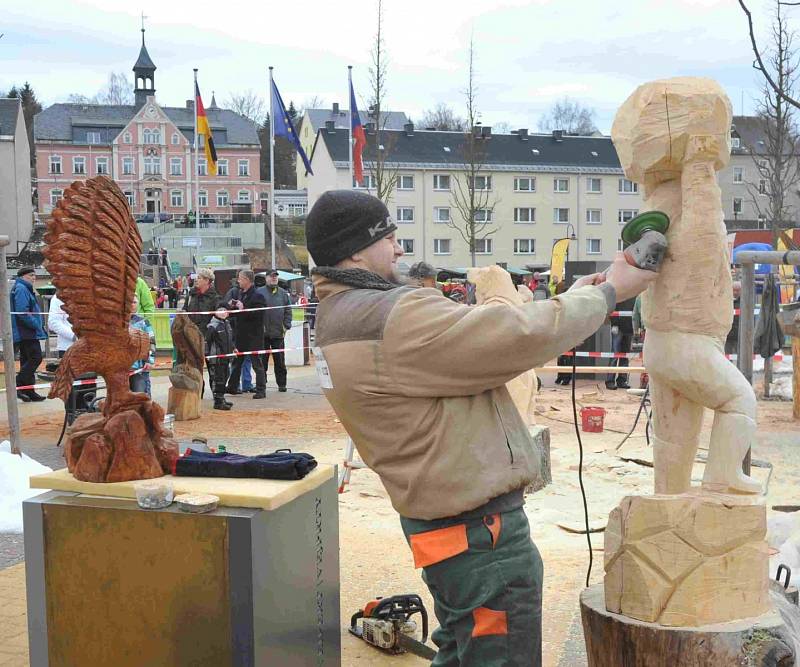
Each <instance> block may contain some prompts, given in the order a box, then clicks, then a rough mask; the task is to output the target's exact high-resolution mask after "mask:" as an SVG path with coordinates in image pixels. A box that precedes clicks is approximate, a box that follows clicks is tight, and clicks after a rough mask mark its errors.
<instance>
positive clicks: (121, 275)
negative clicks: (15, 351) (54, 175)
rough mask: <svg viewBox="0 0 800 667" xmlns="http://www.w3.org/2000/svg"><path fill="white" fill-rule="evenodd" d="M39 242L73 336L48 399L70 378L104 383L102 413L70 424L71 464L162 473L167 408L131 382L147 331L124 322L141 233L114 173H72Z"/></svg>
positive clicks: (86, 472) (80, 471)
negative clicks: (77, 177) (81, 176)
mask: <svg viewBox="0 0 800 667" xmlns="http://www.w3.org/2000/svg"><path fill="white" fill-rule="evenodd" d="M45 242H46V244H47V248H46V250H45V251H44V254H45V257H46V259H47V268H48V270H49V272H50V274H51V275H52V276H53V278H52V281H53V284H54V285H55V286H56V288H57V289H58V296H59V298H60V299H61V300H62V301H63V302H64V311H65V312H66V313H67V314H68V316H69V321H70V324H71V325H72V330H73V331H74V332H75V335H76V336H77V337H78V341H77V342H76V343H75V344H74V345H73V346H72V347H70V348H69V350H67V353H66V354H65V355H64V357H63V359H62V360H61V363H60V364H59V367H58V371H57V373H56V377H55V380H54V381H53V385H52V387H51V388H50V393H49V396H48V397H49V398H60V399H62V400H63V401H65V402H66V401H67V399H68V398H69V394H70V391H71V390H72V383H73V380H74V379H75V378H76V377H77V376H79V375H82V374H84V373H89V372H96V373H99V374H100V375H102V376H103V378H104V379H105V382H106V387H107V392H106V398H105V400H104V402H103V405H102V414H87V415H81V416H80V417H78V419H76V420H75V422H74V423H73V425H72V426H71V427H70V428H69V429H68V431H67V438H66V444H65V446H64V453H65V456H66V460H67V466H68V468H69V471H70V472H71V473H72V474H73V475H74V476H75V477H76V478H77V479H79V480H82V481H87V482H120V481H127V480H134V479H147V478H150V477H159V476H161V475H163V474H164V473H166V472H169V471H170V470H171V468H172V463H173V462H174V461H175V460H176V459H177V456H178V446H177V443H176V442H175V441H174V440H173V439H172V438H170V437H169V435H170V434H169V431H166V430H165V429H164V427H163V421H164V411H163V409H162V408H161V407H160V406H159V405H158V404H156V403H153V401H151V400H150V399H149V398H148V396H147V395H146V394H143V393H133V392H131V391H130V388H129V385H128V375H129V371H130V368H131V365H132V364H133V362H134V361H136V360H138V359H146V358H147V356H148V354H149V350H150V340H149V337H148V336H147V334H146V333H145V332H143V331H140V330H137V329H131V328H130V326H129V323H130V318H131V309H132V302H133V295H134V289H135V286H136V277H137V275H138V272H139V261H140V254H141V249H142V239H141V237H140V236H139V230H138V229H137V227H136V223H135V222H134V220H133V217H132V216H131V213H130V209H129V208H128V202H127V200H126V199H125V195H123V194H122V191H121V190H120V189H119V187H118V186H117V185H116V184H115V183H114V181H112V180H111V179H109V178H107V177H105V176H98V177H96V178H92V179H89V180H86V181H76V182H74V183H73V184H72V185H70V186H69V187H68V188H67V189H66V190H65V191H64V198H63V199H62V200H61V201H59V202H58V205H57V206H56V208H55V210H54V211H53V215H52V217H51V218H50V220H49V221H48V223H47V233H46V234H45Z"/></svg>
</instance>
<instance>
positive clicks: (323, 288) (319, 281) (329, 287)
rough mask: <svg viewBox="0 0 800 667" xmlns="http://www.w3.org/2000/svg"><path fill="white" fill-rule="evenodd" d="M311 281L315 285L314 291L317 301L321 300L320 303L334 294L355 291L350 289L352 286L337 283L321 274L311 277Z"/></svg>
mask: <svg viewBox="0 0 800 667" xmlns="http://www.w3.org/2000/svg"><path fill="white" fill-rule="evenodd" d="M311 281H312V282H313V283H314V291H315V292H316V293H317V299H319V301H323V300H324V299H327V298H328V297H329V296H333V295H334V294H339V292H346V291H347V290H351V289H354V288H353V287H350V285H343V284H342V283H337V282H336V281H334V280H331V279H330V278H326V277H325V276H321V275H319V274H314V275H313V276H312V277H311Z"/></svg>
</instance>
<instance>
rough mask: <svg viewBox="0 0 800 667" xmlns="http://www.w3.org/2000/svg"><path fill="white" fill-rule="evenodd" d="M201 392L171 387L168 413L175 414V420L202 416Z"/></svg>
mask: <svg viewBox="0 0 800 667" xmlns="http://www.w3.org/2000/svg"><path fill="white" fill-rule="evenodd" d="M200 412H201V410H200V394H199V393H198V392H196V391H191V390H189V389H180V388H178V387H170V388H169V398H168V400H167V413H168V414H173V415H175V421H178V422H183V421H189V420H191V419H199V418H200Z"/></svg>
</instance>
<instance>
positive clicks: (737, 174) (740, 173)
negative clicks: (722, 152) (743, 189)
mask: <svg viewBox="0 0 800 667" xmlns="http://www.w3.org/2000/svg"><path fill="white" fill-rule="evenodd" d="M733 182H734V183H744V167H734V168H733Z"/></svg>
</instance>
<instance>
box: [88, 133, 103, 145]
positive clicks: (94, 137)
mask: <svg viewBox="0 0 800 667" xmlns="http://www.w3.org/2000/svg"><path fill="white" fill-rule="evenodd" d="M86 143H87V144H99V143H100V133H99V132H87V133H86Z"/></svg>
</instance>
